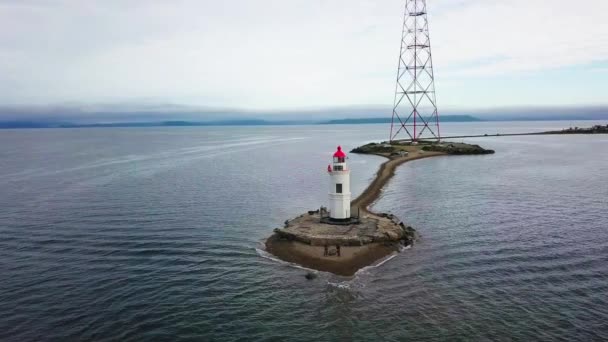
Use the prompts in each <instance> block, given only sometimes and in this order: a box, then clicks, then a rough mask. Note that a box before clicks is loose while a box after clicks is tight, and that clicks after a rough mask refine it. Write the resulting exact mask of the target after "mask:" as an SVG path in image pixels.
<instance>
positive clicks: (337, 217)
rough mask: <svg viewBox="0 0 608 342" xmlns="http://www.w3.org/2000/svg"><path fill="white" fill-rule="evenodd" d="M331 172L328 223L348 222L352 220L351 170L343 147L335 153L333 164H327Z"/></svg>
mask: <svg viewBox="0 0 608 342" xmlns="http://www.w3.org/2000/svg"><path fill="white" fill-rule="evenodd" d="M327 173H328V174H329V217H327V218H326V220H325V222H327V223H332V222H335V223H346V222H349V221H350V220H351V210H350V170H349V169H348V166H347V165H346V153H344V151H342V147H341V146H338V150H337V151H336V153H334V160H333V166H332V165H331V164H330V165H328V166H327Z"/></svg>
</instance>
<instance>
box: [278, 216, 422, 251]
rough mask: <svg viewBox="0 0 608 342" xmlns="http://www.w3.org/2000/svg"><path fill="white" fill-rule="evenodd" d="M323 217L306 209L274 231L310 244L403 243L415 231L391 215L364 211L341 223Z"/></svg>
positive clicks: (411, 239)
mask: <svg viewBox="0 0 608 342" xmlns="http://www.w3.org/2000/svg"><path fill="white" fill-rule="evenodd" d="M325 219H326V218H321V215H320V214H319V212H318V211H309V212H308V213H307V214H303V215H300V216H298V217H296V218H294V219H293V220H288V221H285V226H284V227H283V228H277V229H275V230H274V232H275V234H276V236H277V237H278V238H280V239H286V240H291V241H298V242H301V243H305V244H308V245H311V246H325V245H341V246H363V245H366V244H371V243H378V242H380V243H382V242H390V243H394V242H402V243H403V244H406V245H407V244H411V242H413V240H414V238H415V230H414V229H413V228H412V227H408V226H406V225H405V224H403V223H402V222H401V221H400V220H399V219H398V218H397V217H395V216H393V215H387V214H379V215H375V214H367V215H365V216H363V217H360V218H359V219H353V220H352V221H349V222H344V223H343V224H333V223H326V221H325Z"/></svg>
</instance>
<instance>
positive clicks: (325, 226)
mask: <svg viewBox="0 0 608 342" xmlns="http://www.w3.org/2000/svg"><path fill="white" fill-rule="evenodd" d="M352 152H353V153H361V154H374V155H379V156H383V157H386V158H388V160H387V161H386V162H384V163H383V164H382V165H381V166H380V169H379V170H378V173H377V174H376V177H375V178H374V180H373V181H372V182H371V184H370V185H369V186H368V187H367V189H365V191H363V193H362V194H361V195H360V196H359V197H357V198H356V199H355V200H354V201H352V203H351V207H352V208H353V209H354V210H351V212H359V215H360V217H358V218H353V219H351V221H350V222H346V223H342V224H329V223H327V221H326V220H324V219H323V217H324V209H323V208H322V209H321V210H317V211H309V212H308V213H306V214H303V215H300V216H298V217H296V218H294V219H291V220H287V221H285V225H284V226H283V228H277V229H275V230H274V234H273V235H272V236H271V237H270V238H268V239H267V240H266V249H267V251H268V252H269V253H271V254H273V255H275V256H277V257H278V258H280V259H282V260H284V261H288V262H293V263H297V264H300V265H302V266H304V267H308V268H312V269H315V270H319V271H327V272H332V273H335V274H338V275H344V276H352V275H353V274H354V273H355V272H356V271H357V270H359V269H361V268H363V267H365V266H369V265H372V264H374V263H375V262H377V261H378V260H380V259H383V258H385V257H387V256H388V255H390V254H392V253H395V252H396V251H398V250H399V246H407V245H411V244H413V243H414V241H415V240H416V237H417V234H416V231H415V230H414V228H412V227H410V226H408V225H406V224H405V223H403V222H402V221H401V220H400V219H399V218H397V217H396V216H394V215H392V214H386V213H374V212H372V211H370V210H369V209H368V206H370V205H371V204H372V203H373V202H374V201H376V200H377V199H378V197H379V196H380V194H381V191H382V188H383V187H384V186H385V185H386V183H387V182H388V181H389V180H390V179H391V178H392V177H393V175H394V174H395V169H396V168H397V166H399V165H401V164H403V163H405V162H408V161H411V160H416V159H422V158H429V157H435V156H441V155H448V154H455V155H460V154H490V153H494V151H492V150H485V149H483V148H481V147H480V146H478V145H468V144H462V143H442V144H438V143H422V144H419V145H413V144H410V143H406V142H395V143H393V144H388V143H382V144H376V143H371V144H367V145H363V146H361V147H358V148H356V149H354V150H353V151H352ZM328 251H331V252H328Z"/></svg>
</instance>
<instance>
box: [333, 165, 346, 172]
mask: <svg viewBox="0 0 608 342" xmlns="http://www.w3.org/2000/svg"><path fill="white" fill-rule="evenodd" d="M343 170H344V167H343V166H342V165H335V166H334V171H343Z"/></svg>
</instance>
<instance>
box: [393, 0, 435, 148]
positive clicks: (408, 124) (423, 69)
mask: <svg viewBox="0 0 608 342" xmlns="http://www.w3.org/2000/svg"><path fill="white" fill-rule="evenodd" d="M402 132H405V133H406V134H407V135H408V136H409V140H411V141H412V142H417V141H418V140H419V139H436V140H437V141H439V140H440V138H441V135H440V133H439V114H438V113H437V101H436V98H435V77H434V75H433V60H432V56H431V39H430V36H429V22H428V20H427V16H426V0H406V2H405V15H404V19H403V32H402V34H401V50H400V52H399V66H398V68H397V85H396V86H395V102H394V107H393V118H392V120H391V135H390V141H391V142H392V141H393V140H395V138H396V137H397V136H398V135H399V134H400V133H402ZM402 135H403V134H402ZM403 137H404V138H407V137H406V136H405V135H403Z"/></svg>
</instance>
